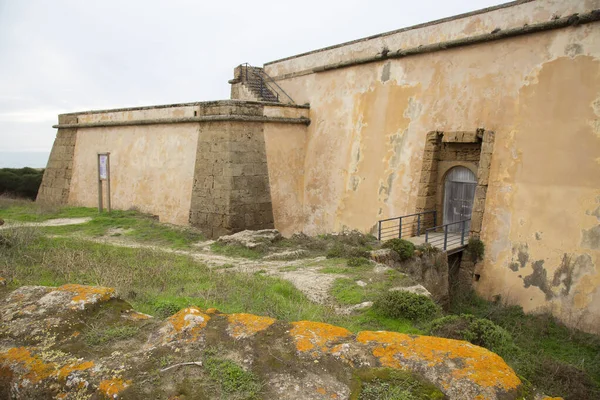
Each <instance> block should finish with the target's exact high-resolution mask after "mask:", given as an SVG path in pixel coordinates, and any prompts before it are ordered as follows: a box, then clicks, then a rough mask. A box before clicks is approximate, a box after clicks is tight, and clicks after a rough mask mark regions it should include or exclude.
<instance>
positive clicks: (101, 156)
mask: <svg viewBox="0 0 600 400" xmlns="http://www.w3.org/2000/svg"><path fill="white" fill-rule="evenodd" d="M102 181H106V209H107V210H108V212H110V153H98V212H102V209H103V208H104V207H103V204H102V202H103V197H104V196H102V186H103V185H102Z"/></svg>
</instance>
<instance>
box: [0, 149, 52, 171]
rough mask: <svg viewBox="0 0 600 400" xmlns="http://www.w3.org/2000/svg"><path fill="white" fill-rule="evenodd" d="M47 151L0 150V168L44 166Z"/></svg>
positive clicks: (48, 154) (46, 161) (47, 155)
mask: <svg viewBox="0 0 600 400" xmlns="http://www.w3.org/2000/svg"><path fill="white" fill-rule="evenodd" d="M48 157H50V152H49V151H47V152H46V151H31V152H30V151H17V152H11V151H0V168H23V167H31V168H46V164H47V163H48Z"/></svg>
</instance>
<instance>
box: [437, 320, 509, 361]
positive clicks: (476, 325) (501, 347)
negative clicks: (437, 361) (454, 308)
mask: <svg viewBox="0 0 600 400" xmlns="http://www.w3.org/2000/svg"><path fill="white" fill-rule="evenodd" d="M429 333H430V334H432V335H433V336H440V337H447V338H450V339H459V340H466V341H468V342H471V343H473V344H476V345H477V346H482V347H485V348H487V349H490V350H492V351H494V352H496V353H508V352H511V351H513V350H514V345H515V344H514V342H513V340H512V337H511V335H510V333H508V331H507V330H506V329H504V328H502V327H501V326H498V325H496V324H495V323H493V322H492V321H490V320H489V319H486V318H477V317H475V316H474V315H470V314H461V315H447V316H445V317H442V318H439V319H436V320H435V321H433V322H432V323H431V327H430V329H429Z"/></svg>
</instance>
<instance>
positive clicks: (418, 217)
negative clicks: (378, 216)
mask: <svg viewBox="0 0 600 400" xmlns="http://www.w3.org/2000/svg"><path fill="white" fill-rule="evenodd" d="M427 214H433V225H434V226H435V224H436V220H437V211H436V210H428V211H422V212H418V213H414V214H408V215H402V216H400V217H393V218H387V219H382V220H379V221H377V240H381V237H382V235H381V233H382V231H383V232H384V233H388V232H389V231H391V230H394V231H395V230H396V229H398V238H400V239H401V238H402V233H405V232H404V230H405V228H406V227H407V226H410V227H411V229H410V230H409V231H410V232H412V227H413V226H414V225H415V224H416V225H417V229H416V230H417V236H421V223H422V222H424V221H422V218H421V217H422V216H426V215H427ZM415 216H416V217H417V221H416V222H415V221H413V222H409V223H406V222H404V224H403V223H402V222H403V221H402V220H403V219H406V218H409V217H415ZM423 219H424V218H423ZM395 220H398V227H397V228H396V226H391V227H383V228H382V225H381V224H382V223H383V222H388V221H395ZM403 226H404V228H403Z"/></svg>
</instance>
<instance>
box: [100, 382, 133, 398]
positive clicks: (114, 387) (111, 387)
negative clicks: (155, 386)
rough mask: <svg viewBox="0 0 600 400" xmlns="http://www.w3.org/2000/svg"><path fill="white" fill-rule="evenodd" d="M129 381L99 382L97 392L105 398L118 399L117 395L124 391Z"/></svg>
mask: <svg viewBox="0 0 600 400" xmlns="http://www.w3.org/2000/svg"><path fill="white" fill-rule="evenodd" d="M129 385H131V381H130V380H129V381H124V380H123V379H118V378H115V379H108V380H105V381H102V382H100V385H99V386H98V390H99V391H100V392H101V393H102V394H103V395H105V396H107V397H110V398H111V399H112V398H116V397H118V394H119V393H121V392H122V391H123V390H125V389H126V388H127V387H128V386H129Z"/></svg>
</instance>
